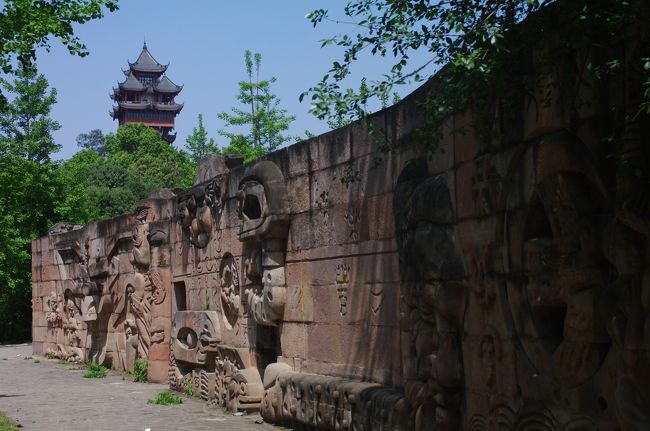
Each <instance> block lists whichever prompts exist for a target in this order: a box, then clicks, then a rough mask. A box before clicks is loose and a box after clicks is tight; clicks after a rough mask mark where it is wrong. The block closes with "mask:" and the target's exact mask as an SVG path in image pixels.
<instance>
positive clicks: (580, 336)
mask: <svg viewBox="0 0 650 431" xmlns="http://www.w3.org/2000/svg"><path fill="white" fill-rule="evenodd" d="M557 169H558V171H557V172H554V173H553V172H551V173H548V172H547V174H546V175H544V176H543V178H540V179H539V180H538V181H537V182H536V184H534V186H533V188H532V189H531V190H532V193H531V194H530V196H529V199H528V203H527V207H526V208H525V211H523V213H522V212H521V211H520V214H521V215H522V216H523V220H521V219H519V220H517V218H516V217H515V216H513V217H512V219H509V220H508V222H507V223H506V229H508V237H509V243H510V272H511V273H519V274H520V276H519V277H513V278H511V279H510V280H509V281H508V282H507V288H506V289H507V297H508V301H509V305H510V311H511V313H512V317H513V323H514V326H515V330H516V332H517V334H518V336H519V339H520V341H521V343H522V345H523V347H524V350H525V351H526V354H527V356H528V358H529V359H530V361H531V362H532V363H533V365H534V366H535V367H536V368H537V369H538V370H539V371H540V372H542V373H544V374H545V375H547V376H548V377H550V378H551V379H553V380H554V381H555V382H556V383H557V384H559V385H562V386H568V387H573V386H578V385H581V384H583V383H584V382H586V381H587V380H588V379H589V378H591V377H592V376H593V375H594V374H595V373H596V372H597V371H598V370H599V369H600V367H601V365H602V362H603V360H604V358H605V355H606V354H607V352H608V350H609V347H610V345H611V340H610V338H609V336H608V333H607V331H606V328H605V321H604V319H603V318H602V316H601V315H600V312H599V301H600V297H601V294H602V292H603V288H604V287H605V283H606V280H607V269H608V265H607V262H606V261H605V259H604V257H603V255H602V251H601V243H602V241H601V232H602V229H603V227H604V225H605V219H606V217H605V216H604V213H605V199H604V198H603V197H602V195H601V194H600V193H599V192H598V188H597V187H596V186H595V185H594V184H593V183H592V182H591V181H589V179H588V177H587V176H586V175H584V174H582V173H581V172H559V169H561V168H560V167H558V168H557ZM540 177H541V175H540ZM508 218H509V216H508V217H507V219H508ZM510 220H513V221H510ZM514 220H516V221H514Z"/></svg>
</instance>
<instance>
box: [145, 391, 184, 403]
mask: <svg viewBox="0 0 650 431" xmlns="http://www.w3.org/2000/svg"><path fill="white" fill-rule="evenodd" d="M147 403H149V404H160V405H163V406H169V405H174V404H183V400H182V399H181V397H179V396H178V395H174V394H172V393H171V392H159V393H158V395H156V398H154V399H153V400H149V401H147Z"/></svg>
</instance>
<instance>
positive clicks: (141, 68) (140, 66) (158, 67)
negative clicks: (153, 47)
mask: <svg viewBox="0 0 650 431" xmlns="http://www.w3.org/2000/svg"><path fill="white" fill-rule="evenodd" d="M167 66H169V65H163V64H160V63H158V62H157V61H156V59H155V58H153V56H152V55H151V53H150V52H149V50H148V49H147V43H146V42H145V44H144V46H143V47H142V52H141V53H140V56H139V57H138V59H137V60H136V61H135V63H130V62H129V67H130V68H131V70H132V71H134V72H149V73H164V72H165V70H167Z"/></svg>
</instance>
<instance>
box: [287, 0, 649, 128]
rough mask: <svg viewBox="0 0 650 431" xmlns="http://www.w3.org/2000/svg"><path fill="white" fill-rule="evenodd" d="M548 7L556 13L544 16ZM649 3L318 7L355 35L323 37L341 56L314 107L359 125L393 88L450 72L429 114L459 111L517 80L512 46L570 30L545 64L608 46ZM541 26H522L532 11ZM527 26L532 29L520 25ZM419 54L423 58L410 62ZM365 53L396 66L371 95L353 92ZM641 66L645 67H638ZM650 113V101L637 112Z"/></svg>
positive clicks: (447, 0)
mask: <svg viewBox="0 0 650 431" xmlns="http://www.w3.org/2000/svg"><path fill="white" fill-rule="evenodd" d="M550 7H557V8H559V13H556V14H543V13H540V12H543V11H544V10H545V9H549V8H550ZM649 10H650V4H649V2H647V1H645V0H567V1H556V0H490V1H487V0H483V1H481V0H479V1H477V0H351V1H348V2H347V3H346V4H345V6H344V8H343V11H342V12H343V15H344V17H341V18H339V17H336V16H333V15H332V14H331V13H330V11H329V10H326V9H317V10H314V11H312V12H310V13H309V14H307V19H309V20H310V21H311V22H312V24H313V25H314V26H317V25H319V24H321V23H323V22H324V21H330V22H335V23H338V24H345V25H347V27H346V29H347V28H349V29H350V31H349V32H347V33H341V34H338V35H336V36H333V37H331V38H328V39H325V40H323V41H322V47H326V46H329V45H333V46H338V47H339V48H340V49H342V50H343V53H342V55H341V56H340V58H338V59H337V60H336V61H334V62H333V63H332V67H331V69H330V70H329V71H328V72H327V73H326V74H325V75H324V76H323V78H322V79H321V81H320V82H319V83H318V84H317V85H315V86H314V87H312V88H310V89H308V90H307V91H306V92H304V93H303V94H302V95H301V96H300V98H301V100H302V99H303V98H304V97H306V96H309V97H310V99H311V103H312V104H311V108H310V110H311V112H312V113H313V114H314V115H316V116H317V117H318V118H320V119H330V120H331V119H334V120H337V121H341V119H342V120H343V121H353V120H357V119H359V118H363V117H364V116H365V115H366V114H367V112H366V111H365V107H366V106H367V105H368V101H369V100H372V99H376V98H382V97H385V96H386V95H387V94H389V92H391V91H392V90H393V89H394V88H395V86H398V85H401V84H405V83H411V82H418V81H423V80H425V79H427V78H429V77H430V76H432V75H433V74H434V73H436V72H438V71H440V70H441V69H443V68H444V70H445V75H446V76H447V77H448V79H446V80H445V79H443V78H441V81H443V82H441V83H440V85H438V86H437V87H436V88H435V93H436V95H435V96H433V97H432V98H431V100H430V101H429V107H428V108H429V113H431V114H432V115H433V116H435V117H436V118H441V117H443V116H444V115H446V114H447V113H449V112H451V111H453V110H455V109H459V108H461V107H462V106H463V105H464V104H465V103H466V101H467V100H472V99H473V98H474V97H475V96H476V95H479V96H480V95H482V94H485V93H486V92H488V91H492V92H493V93H494V94H499V92H500V91H501V89H502V88H503V87H504V86H507V85H511V83H510V82H509V81H508V80H509V77H510V76H515V77H516V76H521V74H520V72H521V71H520V70H509V69H508V67H509V58H511V57H512V54H513V52H514V51H520V52H521V51H522V50H525V49H529V48H530V47H531V46H534V45H537V44H539V42H540V40H547V39H549V38H553V37H554V36H555V35H557V33H558V31H559V29H561V30H562V32H564V40H563V41H561V43H559V44H558V45H557V47H556V49H554V50H553V51H552V52H550V53H548V54H549V55H548V58H547V59H546V66H553V65H554V64H556V62H557V60H558V57H559V56H562V55H564V54H565V53H566V50H570V49H572V48H574V47H576V46H588V47H603V46H608V45H611V42H612V41H613V40H616V39H618V38H620V37H621V35H623V34H624V33H625V29H626V28H627V26H628V24H629V23H630V22H631V21H632V20H643V19H648V18H649V17H650V12H649ZM532 16H535V22H534V23H531V24H529V25H526V26H520V25H519V24H520V23H521V22H522V20H524V19H525V18H527V17H532ZM523 27H525V28H523ZM416 52H417V53H418V56H417V57H418V58H422V56H421V55H420V54H421V53H422V52H426V53H427V55H426V56H425V59H424V60H422V61H418V62H415V61H413V57H414V53H416ZM363 55H371V56H379V57H386V58H387V59H389V61H390V63H391V66H390V67H389V68H388V69H387V70H384V71H383V74H382V75H381V77H379V78H378V79H376V80H373V81H371V82H369V83H368V85H367V88H366V89H365V91H355V90H354V89H353V88H346V82H347V81H346V80H347V79H348V78H349V76H350V75H351V73H352V71H353V69H354V65H355V62H356V61H357V60H358V59H359V58H360V57H361V56H363ZM621 60H622V59H620V58H603V59H593V61H594V62H593V63H592V64H589V67H590V68H592V69H593V70H597V69H602V68H606V67H610V66H612V65H616V64H620V61H621ZM638 60H639V61H642V62H645V63H646V65H645V66H643V67H644V68H645V71H646V79H645V81H646V89H647V92H646V95H645V96H646V100H648V99H650V79H647V78H648V76H650V62H648V61H647V60H648V59H647V58H644V56H642V57H641V58H639V59H638ZM642 65H643V63H641V64H639V67H640V68H641V66H642ZM644 107H645V109H647V110H650V109H648V108H650V105H648V104H647V102H646V103H645V104H644V105H642V106H641V107H640V108H644Z"/></svg>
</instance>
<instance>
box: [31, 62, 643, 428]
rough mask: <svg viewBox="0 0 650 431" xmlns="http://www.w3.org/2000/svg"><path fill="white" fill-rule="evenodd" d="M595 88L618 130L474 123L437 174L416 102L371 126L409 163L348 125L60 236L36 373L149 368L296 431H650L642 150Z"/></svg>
mask: <svg viewBox="0 0 650 431" xmlns="http://www.w3.org/2000/svg"><path fill="white" fill-rule="evenodd" d="M629 79H630V80H631V81H630V83H629V84H628V85H626V87H625V88H626V90H625V92H623V93H624V94H625V95H626V97H627V98H628V99H629V100H635V99H633V97H637V96H636V95H637V93H638V92H639V91H641V90H640V88H641V87H640V81H634V79H635V78H634V75H633V74H632V75H630V78H629ZM584 82H592V80H590V77H589V76H585V77H583V79H582V80H580V79H577V80H576V85H577V86H578V87H579V88H577V89H574V90H575V93H580V94H581V97H591V98H592V99H593V100H594V101H596V102H602V103H600V104H599V103H595V102H594V103H593V105H594V106H601V105H603V103H604V104H605V105H607V106H610V105H611V106H613V108H612V109H608V110H604V111H603V110H599V109H596V108H594V109H583V108H582V107H577V106H576V104H575V103H574V102H573V100H572V99H571V98H570V97H569V98H567V97H568V96H566V95H565V94H564V93H562V94H560V93H558V94H557V97H558V98H557V99H556V100H555V101H554V103H551V104H549V105H540V104H536V103H533V102H532V101H531V97H533V95H531V94H527V95H521V103H520V104H516V103H514V104H512V106H521V107H522V112H517V113H514V114H513V115H514V116H515V117H517V118H519V120H520V121H519V122H517V123H516V124H515V123H513V124H508V123H507V122H505V121H502V122H499V121H497V122H492V121H490V125H491V127H493V128H495V130H493V131H492V133H490V134H489V135H488V136H484V135H481V133H479V131H478V130H476V129H475V128H474V127H473V125H474V124H475V122H477V121H480V118H475V114H474V111H473V110H472V109H469V108H468V109H467V110H466V111H465V112H462V113H458V114H455V115H452V116H449V117H448V118H447V119H446V120H445V121H444V122H443V125H442V126H441V127H443V130H442V132H441V133H440V136H441V142H440V143H439V146H440V149H441V151H440V152H435V153H433V154H430V153H428V152H427V151H426V150H425V149H422V148H420V147H418V145H417V144H418V142H414V141H416V137H417V136H418V135H417V134H416V133H415V130H416V128H418V127H419V125H420V122H421V120H422V118H421V113H420V112H419V110H418V106H419V105H418V102H419V101H420V100H422V98H423V97H424V96H425V95H426V87H425V88H423V89H421V90H418V91H417V92H416V93H414V94H413V95H412V96H409V97H408V98H406V99H405V100H403V101H402V102H400V103H399V104H397V105H395V106H394V107H391V108H389V109H387V110H384V111H382V112H380V113H378V114H376V115H375V116H374V117H373V120H374V121H375V123H376V125H377V126H378V127H383V128H384V130H385V131H386V133H387V134H389V135H390V136H391V137H392V138H393V139H395V141H396V142H400V143H404V145H403V146H402V147H401V148H400V149H399V150H395V151H393V152H388V153H381V152H379V150H378V147H377V144H376V143H375V142H374V141H373V140H372V139H371V138H370V137H368V135H367V133H366V132H365V131H364V130H363V128H362V127H360V126H359V125H353V126H350V127H348V128H343V129H339V130H335V131H332V132H329V133H327V134H325V135H322V136H319V137H316V138H313V139H310V140H308V141H304V142H301V143H298V144H296V145H293V146H291V147H288V148H285V149H282V150H279V151H277V152H275V153H272V154H269V155H268V156H266V157H264V158H263V159H262V160H260V161H258V162H257V163H253V164H250V165H241V160H240V159H238V158H235V157H231V158H229V159H224V158H222V157H221V156H211V157H210V158H209V159H207V160H205V161H204V162H202V164H201V168H200V169H199V170H198V174H197V180H196V184H195V185H194V186H193V187H192V188H191V189H190V190H187V191H184V192H179V193H177V194H176V195H175V196H170V195H169V193H170V192H169V191H166V192H164V193H159V194H154V195H152V196H151V198H150V199H146V200H144V201H143V202H142V203H141V204H140V205H139V206H138V208H137V210H136V211H135V212H134V214H130V215H126V216H122V217H120V218H117V219H114V220H110V221H107V222H99V223H94V224H91V225H89V226H85V227H81V228H80V227H79V226H59V227H57V228H56V229H55V230H53V231H52V232H51V234H50V235H49V236H48V237H46V238H41V239H37V240H34V242H33V257H34V258H33V297H34V302H33V303H34V320H33V321H34V351H35V353H46V352H49V353H52V354H54V355H57V356H60V357H66V358H74V359H78V360H94V361H97V362H103V363H105V364H114V365H115V366H116V367H118V368H126V369H129V368H131V367H132V366H133V363H134V361H135V360H136V359H137V358H144V359H146V360H148V361H149V364H150V368H149V369H150V378H151V379H152V380H165V379H168V381H169V384H170V386H171V387H172V388H175V389H177V390H180V391H186V392H188V393H194V394H195V395H196V396H200V397H202V398H203V399H205V400H206V401H208V402H209V403H211V404H214V405H220V406H223V407H227V408H228V409H231V410H245V411H251V410H260V411H261V413H262V416H263V417H264V418H265V419H266V420H267V421H270V422H275V423H286V424H289V425H291V426H301V427H304V428H307V429H329V430H347V429H352V430H371V429H386V430H388V429H393V430H460V429H466V430H472V431H487V430H501V429H506V430H566V431H568V430H596V429H598V430H612V431H613V430H626V431H627V430H644V429H650V414H649V413H648V412H650V371H649V370H650V366H649V365H650V364H649V363H648V358H649V357H650V355H649V354H648V349H649V347H650V318H649V316H650V251H649V250H650V241H649V238H648V236H649V235H650V210H649V208H650V206H649V202H650V192H649V191H648V190H650V188H649V187H648V178H647V173H648V172H649V171H650V169H648V168H649V166H648V160H649V159H650V157H649V156H650V155H649V154H648V146H647V145H645V139H647V136H650V130H649V129H648V122H647V118H646V117H643V116H636V115H627V116H626V120H625V123H624V124H622V125H620V126H621V128H622V129H624V139H622V140H621V143H620V144H618V145H619V146H620V148H618V147H617V148H615V149H612V148H610V147H608V146H607V145H613V144H609V143H608V142H607V140H606V139H605V138H606V137H607V136H608V133H609V131H608V130H606V128H605V126H602V124H605V123H607V121H603V119H604V118H605V119H611V118H610V117H608V115H613V114H611V112H628V110H629V109H630V108H629V106H628V105H629V100H628V102H626V101H625V100H623V96H622V95H615V96H612V95H611V93H612V92H611V91H609V89H607V88H605V89H600V88H598V87H597V86H595V85H592V86H591V87H590V89H589V90H587V89H585V88H584ZM635 89H636V90H635ZM601 93H602V94H601ZM614 93H615V92H614ZM628 93H629V94H628ZM567 94H574V93H571V92H568V93H567ZM603 98H604V99H603ZM632 105H633V104H632ZM581 106H582V105H581ZM634 114H635V113H634ZM504 118H505V117H504ZM508 118H511V117H508ZM613 121H614V120H613V119H612V124H615V123H614V122H613ZM597 126H598V127H597ZM442 150H444V151H442ZM614 150H616V151H619V152H620V153H621V154H625V157H626V163H625V164H618V163H615V162H614V161H613V159H612V158H611V157H609V156H608V154H610V153H611V152H612V151H614ZM378 156H379V157H378Z"/></svg>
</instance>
